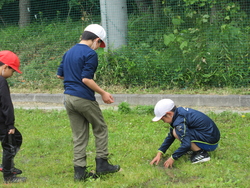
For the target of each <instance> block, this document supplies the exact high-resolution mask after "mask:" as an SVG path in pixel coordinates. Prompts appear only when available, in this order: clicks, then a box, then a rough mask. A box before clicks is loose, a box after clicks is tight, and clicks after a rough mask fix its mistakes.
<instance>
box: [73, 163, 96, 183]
mask: <svg viewBox="0 0 250 188" xmlns="http://www.w3.org/2000/svg"><path fill="white" fill-rule="evenodd" d="M74 171H75V175H74V180H75V181H85V180H87V179H97V176H96V175H95V174H94V173H92V172H88V171H87V167H86V166H85V167H81V166H75V167H74Z"/></svg>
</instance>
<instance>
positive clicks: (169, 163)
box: [164, 157, 174, 168]
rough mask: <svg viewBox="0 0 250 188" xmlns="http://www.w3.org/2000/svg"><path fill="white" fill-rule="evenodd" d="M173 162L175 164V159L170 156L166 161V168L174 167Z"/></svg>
mask: <svg viewBox="0 0 250 188" xmlns="http://www.w3.org/2000/svg"><path fill="white" fill-rule="evenodd" d="M173 164H174V159H172V158H171V157H169V158H168V160H166V161H165V163H164V166H165V167H166V168H173Z"/></svg>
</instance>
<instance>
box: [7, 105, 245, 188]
mask: <svg viewBox="0 0 250 188" xmlns="http://www.w3.org/2000/svg"><path fill="white" fill-rule="evenodd" d="M124 106H126V105H124ZM129 108H130V111H129V113H121V112H119V111H114V110H110V109H109V110H103V115H104V118H105V120H106V123H107V124H108V126H109V152H110V160H111V162H112V163H113V164H119V165H120V166H121V168H122V171H120V172H118V173H115V174H110V175H107V176H103V177H102V178H100V179H97V180H96V181H87V182H74V180H73V173H74V172H73V162H72V159H73V143H72V134H71V129H70V125H69V120H68V117H67V113H66V111H65V110H61V111H58V110H48V111H46V110H38V109H36V110H24V109H16V110H15V112H16V127H17V129H19V130H20V131H21V133H22V134H23V145H22V147H21V151H20V152H19V153H18V155H17V156H16V160H15V163H16V167H17V168H20V169H22V170H23V174H22V176H26V177H27V178H28V180H27V182H26V183H20V184H13V185H11V187H18V188H22V187H37V188H38V187H39V188H43V187H44V188H45V187H46V188H47V187H53V188H54V187H58V188H59V187H60V188H61V187H75V188H76V187H77V188H78V187H79V188H80V187H91V188H99V187H102V188H110V187H117V188H122V187H124V188H125V187H130V188H132V187H136V188H137V187H143V188H144V187H148V188H149V187H150V188H151V187H154V188H155V187H159V188H160V187H174V188H179V187H204V188H205V187H225V188H228V187H240V188H241V187H242V188H243V187H247V186H248V185H249V184H250V176H249V173H248V172H249V170H248V169H249V168H250V162H249V161H250V159H249V154H248V148H249V147H250V144H249V134H250V128H249V127H250V124H249V122H250V113H244V114H240V113H233V112H229V111H225V112H222V113H219V114H217V113H212V112H207V114H208V115H209V116H210V117H211V118H212V119H213V120H214V121H215V122H216V123H217V125H218V127H219V129H220V131H221V140H220V145H219V147H218V149H217V150H216V151H214V152H211V153H210V155H211V161H209V162H206V163H201V164H195V165H192V164H191V163H190V161H189V157H188V156H187V155H185V156H182V157H181V158H180V159H179V160H178V161H176V162H175V164H174V168H173V169H165V168H164V167H163V162H164V159H163V160H162V161H161V163H160V164H159V165H158V166H150V165H149V162H150V161H151V160H152V159H153V157H154V156H155V154H156V152H157V149H158V147H159V146H160V144H161V143H162V141H163V140H164V138H165V136H166V134H167V132H168V128H169V126H168V124H164V123H163V122H158V123H153V122H152V121H151V119H152V117H153V114H152V110H148V109H150V108H151V107H142V106H140V107H139V106H138V107H134V108H132V107H129ZM177 147H179V142H178V141H176V142H175V143H174V144H173V145H172V146H171V147H170V148H169V150H168V151H167V153H166V155H165V156H164V158H165V159H166V158H167V157H169V156H170V155H171V154H172V152H174V151H175V150H176V149H177ZM87 153H88V157H87V162H88V166H89V168H90V169H92V170H94V169H95V162H94V161H95V160H94V159H95V144H94V136H93V135H92V133H91V136H90V142H89V145H88V148H87Z"/></svg>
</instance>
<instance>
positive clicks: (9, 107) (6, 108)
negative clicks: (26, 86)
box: [0, 80, 15, 130]
mask: <svg viewBox="0 0 250 188" xmlns="http://www.w3.org/2000/svg"><path fill="white" fill-rule="evenodd" d="M0 91H1V93H0V100H1V101H0V103H1V111H2V112H1V113H2V114H3V116H4V118H5V119H4V124H5V125H6V126H8V128H9V130H10V129H15V127H14V123H15V116H14V107H13V104H12V101H11V97H10V90H9V87H8V83H7V81H6V80H1V81H0Z"/></svg>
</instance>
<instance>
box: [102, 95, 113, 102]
mask: <svg viewBox="0 0 250 188" xmlns="http://www.w3.org/2000/svg"><path fill="white" fill-rule="evenodd" d="M102 100H103V102H105V103H106V104H111V103H113V102H114V98H113V96H112V95H111V94H110V93H108V92H104V93H103V94H102Z"/></svg>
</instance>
